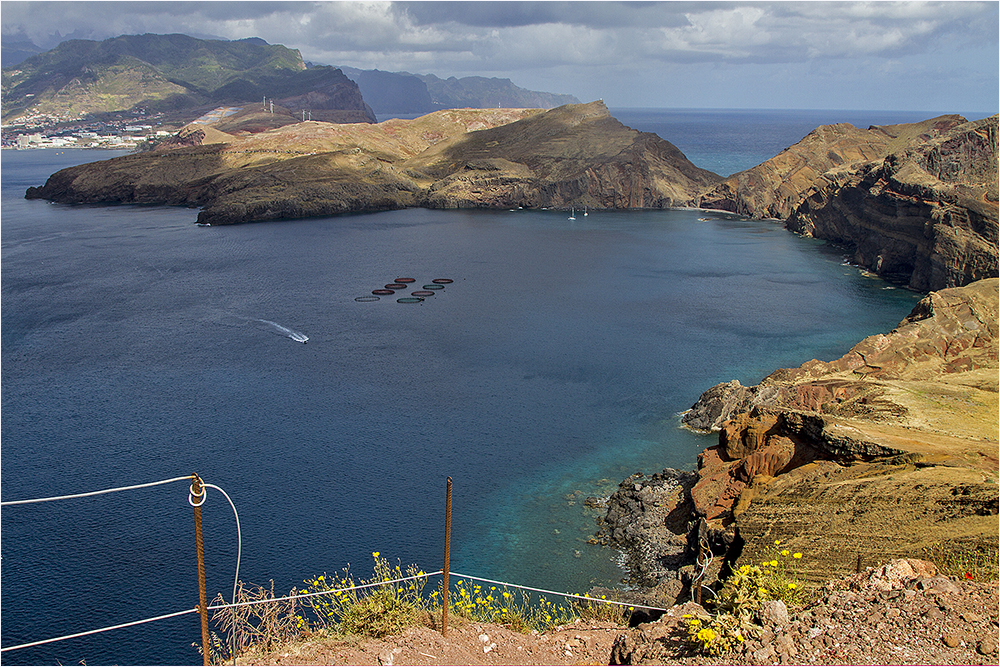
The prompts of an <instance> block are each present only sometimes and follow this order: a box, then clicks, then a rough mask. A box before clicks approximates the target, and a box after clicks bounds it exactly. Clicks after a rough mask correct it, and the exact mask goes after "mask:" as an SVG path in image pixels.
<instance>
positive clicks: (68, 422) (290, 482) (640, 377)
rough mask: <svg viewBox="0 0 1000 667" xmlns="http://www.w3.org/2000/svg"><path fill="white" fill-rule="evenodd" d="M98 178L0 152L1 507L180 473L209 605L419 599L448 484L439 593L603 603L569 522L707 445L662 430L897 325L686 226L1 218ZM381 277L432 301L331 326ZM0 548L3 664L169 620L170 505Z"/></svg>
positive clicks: (155, 650)
mask: <svg viewBox="0 0 1000 667" xmlns="http://www.w3.org/2000/svg"><path fill="white" fill-rule="evenodd" d="M671 140H672V141H673V140H674V139H672V138H671ZM675 143H676V142H675ZM678 145H679V144H678ZM734 150H736V149H734ZM105 156H106V154H102V153H83V152H71V151H59V152H55V151H26V152H10V151H4V152H3V154H2V159H3V163H2V169H3V171H2V174H3V178H2V227H0V243H2V274H0V286H2V309H3V310H2V314H3V319H2V328H0V334H2V362H3V363H2V369H0V373H2V388H3V391H2V417H3V419H2V422H0V432H2V436H0V437H2V447H0V457H2V470H3V476H2V485H0V489H2V496H3V500H4V501H8V500H18V499H22V498H34V497H40V496H49V495H56V494H70V493H79V492H86V491H92V490H96V489H101V488H108V487H114V486H120V485H130V484H139V483H144V482H150V481H156V480H161V479H168V478H173V477H176V476H180V475H187V474H190V473H192V472H197V473H199V474H200V475H201V476H202V477H203V478H204V479H205V481H206V482H209V483H212V484H216V485H218V486H219V487H221V488H223V489H225V491H226V492H227V493H228V494H229V495H230V496H231V497H232V499H233V501H234V503H235V504H236V507H237V509H238V510H239V513H240V522H241V528H242V535H243V543H242V556H243V557H242V564H241V569H240V578H241V579H243V580H244V581H252V582H255V583H260V584H265V585H266V584H267V583H268V582H269V581H271V580H273V581H274V586H275V590H276V591H277V592H279V593H281V592H285V591H287V590H288V589H289V588H290V587H292V586H296V585H301V583H302V580H303V579H305V578H306V577H310V576H314V575H317V574H319V573H322V572H324V571H326V572H335V571H338V570H340V569H341V568H342V567H345V566H346V565H347V564H350V565H351V569H352V571H353V572H354V573H355V574H356V575H361V576H364V575H365V574H366V573H369V572H370V566H371V562H372V556H371V554H372V552H373V551H379V552H381V554H382V555H383V556H386V557H389V558H391V559H393V560H395V559H397V558H398V559H401V561H402V563H403V564H404V565H406V564H408V563H415V564H417V565H418V566H419V567H422V568H423V569H425V570H428V571H430V570H434V569H438V568H439V567H440V564H441V561H442V557H443V520H444V491H445V479H446V477H448V476H451V477H452V478H453V480H454V485H455V487H454V489H455V490H454V508H455V509H454V528H453V553H452V569H453V570H454V571H456V572H462V573H465V574H471V575H475V576H482V577H487V578H492V579H501V580H506V581H511V582H514V583H519V584H525V585H530V586H538V587H543V588H553V589H555V590H572V591H582V590H585V589H586V588H588V587H589V586H591V585H594V584H603V585H608V584H614V583H615V582H617V581H618V579H619V578H620V577H621V576H622V572H621V570H620V569H619V568H618V566H617V564H616V556H617V554H615V553H614V552H613V551H611V550H608V549H602V548H600V547H595V546H592V545H587V544H586V543H585V540H586V538H587V537H588V536H589V535H590V534H592V533H593V531H594V530H595V529H596V526H595V525H594V516H595V515H594V513H593V512H591V511H589V510H586V509H585V508H584V507H583V506H582V500H583V498H585V497H586V496H588V495H598V496H599V495H606V494H607V493H609V492H610V491H611V490H613V488H614V487H615V486H617V483H618V482H619V481H620V480H621V479H623V478H624V477H626V476H627V475H629V474H631V473H633V472H636V471H637V470H642V471H645V472H647V473H652V472H656V471H658V470H660V469H662V468H663V467H665V466H674V467H682V468H691V467H693V465H694V461H695V457H696V455H697V453H698V452H699V451H700V450H701V449H703V448H704V447H706V446H708V445H710V444H712V443H713V442H714V436H700V435H697V434H693V433H691V432H689V431H686V430H683V429H681V428H680V427H679V422H678V418H677V414H678V413H679V412H681V411H683V410H685V409H687V408H688V407H690V405H691V404H692V403H693V402H694V401H695V400H696V399H697V398H698V395H699V394H700V393H701V392H702V391H703V390H704V389H707V388H708V387H710V386H712V385H713V384H715V383H717V382H721V381H728V380H730V379H739V380H740V381H741V382H743V383H745V384H750V383H754V382H757V381H759V380H760V378H761V377H763V376H764V375H766V374H767V373H769V372H771V371H772V370H774V369H775V368H779V367H788V366H797V365H798V364H800V363H802V362H803V361H806V360H808V359H810V358H813V357H815V358H820V359H824V360H829V359H833V358H836V357H839V356H840V355H842V354H843V353H844V352H846V351H847V350H848V349H849V348H850V347H851V346H852V345H853V344H854V343H856V342H857V341H859V340H861V339H862V338H863V337H865V336H867V335H870V334H873V333H876V332H881V331H887V330H889V329H891V328H892V327H893V326H895V324H897V323H898V322H899V320H900V319H902V318H903V317H904V316H905V315H906V314H907V313H908V312H909V310H910V309H911V308H912V306H913V305H914V303H915V301H916V298H917V295H914V294H912V293H909V292H906V291H904V290H899V289H892V288H891V286H889V285H887V284H885V283H883V282H882V281H880V280H877V279H873V278H871V277H870V276H867V275H866V274H864V273H862V272H860V271H858V270H857V269H856V268H854V267H850V266H846V265H845V264H844V263H843V261H842V258H841V254H840V252H839V251H837V250H836V249H835V248H830V247H827V246H825V245H824V244H822V243H821V242H817V241H814V240H809V239H801V238H798V237H795V236H793V235H791V234H788V233H787V232H785V231H784V230H782V229H781V227H780V226H778V225H775V224H774V223H769V222H754V221H747V220H741V219H739V218H737V217H734V216H727V215H721V214H715V213H712V214H706V213H705V212H699V211H662V212H591V213H590V215H589V216H587V217H583V216H580V215H578V216H577V219H576V220H575V221H571V220H568V219H567V215H566V213H565V212H557V211H448V212H445V211H427V210H410V211H394V212H387V213H377V214H370V215H351V216H340V217H331V218H322V219H313V220H301V221H288V222H281V223H267V224H255V225H243V226H236V227H219V228H216V227H211V228H206V227H198V226H196V225H194V224H193V223H194V219H195V211H193V210H190V209H179V208H151V207H130V206H115V207H105V206H87V207H70V206H63V205H55V204H50V203H47V202H41V201H27V200H24V199H23V193H24V189H25V188H27V187H28V186H30V185H39V184H41V183H42V182H44V180H45V178H46V177H47V176H48V174H50V173H52V172H54V171H56V170H57V169H58V168H60V167H61V166H66V165H69V164H72V163H77V162H82V161H89V160H90V159H96V158H98V157H105ZM703 217H707V218H709V219H708V220H707V221H699V218H703ZM398 277H413V278H415V279H416V280H417V283H416V285H423V284H431V283H430V281H431V280H432V279H434V278H448V279H452V280H454V282H453V283H451V284H447V285H446V286H445V288H444V289H443V290H438V291H437V292H436V294H435V296H433V297H428V298H427V299H426V300H425V301H424V302H422V303H418V304H400V303H397V302H396V299H395V298H385V297H383V298H382V299H381V300H379V301H377V302H359V301H356V300H355V298H356V297H359V296H365V295H369V294H370V293H371V291H372V290H374V289H377V288H381V287H383V285H384V284H386V283H389V282H390V281H392V280H394V279H395V278H398ZM292 334H301V335H302V336H307V337H308V342H307V343H306V344H302V343H300V342H297V340H295V339H294V337H292ZM300 337H301V336H300ZM203 514H204V521H205V538H206V561H207V577H208V586H209V591H210V595H212V594H215V593H217V592H223V593H224V595H225V596H226V597H227V598H228V597H229V595H230V593H229V591H230V590H231V587H232V578H233V574H234V567H235V563H236V550H237V544H236V530H235V521H234V519H233V516H232V511H231V510H230V508H229V506H228V504H227V503H226V502H225V501H224V499H223V498H222V497H221V496H220V494H218V493H217V492H215V491H213V490H210V491H209V496H208V500H207V502H206V504H205V506H204V507H203ZM0 522H2V533H0V536H2V537H0V549H2V561H0V564H2V567H3V584H4V585H3V587H2V592H0V595H2V620H3V623H2V633H3V638H2V645H3V646H4V647H8V646H12V645H16V644H20V643H22V642H29V641H33V640H38V639H44V638H48V637H52V636H58V635H63V634H69V633H73V632H79V631H85V630H89V629H93V628H97V627H103V626H107V625H113V624H117V623H121V622H125V621H131V620H137V619H142V618H148V617H152V616H156V615H160V614H167V613H171V612H175V611H179V610H184V609H188V608H191V607H193V606H194V605H195V603H196V601H197V588H196V578H195V563H194V534H193V533H194V529H193V520H192V512H191V509H190V506H189V505H188V499H187V488H186V484H184V483H174V484H171V485H165V486H161V487H154V488H151V489H143V490H140V491H134V492H127V493H118V494H113V495H108V496H99V497H95V498H87V499H80V500H73V501H61V502H54V503H45V504H39V505H30V506H13V507H11V506H8V507H4V508H3V510H2V513H0ZM198 639H199V631H198V621H197V616H196V615H193V614H190V615H187V616H182V617H179V618H175V619H170V620H166V621H160V622H156V623H151V624H148V625H144V626H140V627H138V628H129V629H125V630H116V631H113V632H111V633H106V634H101V635H96V636H92V637H86V638H80V639H74V640H69V641H64V642H59V643H56V644H50V645H46V646H42V647H38V648H31V649H24V650H19V651H12V652H7V653H5V654H4V662H6V663H9V664H55V663H57V662H58V663H62V664H67V663H79V662H80V661H86V662H87V663H89V664H94V663H112V662H116V663H128V664H135V663H140V664H187V663H191V662H194V661H196V660H198V659H199V657H198V655H197V653H196V652H195V650H194V649H193V648H192V647H191V643H192V642H195V641H198Z"/></svg>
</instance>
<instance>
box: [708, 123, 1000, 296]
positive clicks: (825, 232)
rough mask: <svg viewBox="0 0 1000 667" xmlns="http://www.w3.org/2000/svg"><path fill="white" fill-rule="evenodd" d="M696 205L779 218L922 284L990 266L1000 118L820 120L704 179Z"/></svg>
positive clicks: (873, 266) (938, 285)
mask: <svg viewBox="0 0 1000 667" xmlns="http://www.w3.org/2000/svg"><path fill="white" fill-rule="evenodd" d="M700 202H701V206H703V207H705V208H710V209H721V210H727V211H733V212H736V213H740V214H743V215H747V216H750V217H753V218H774V219H779V220H786V227H787V228H788V229H790V230H792V231H794V232H796V233H799V234H803V235H807V236H814V237H816V238H821V239H825V240H829V241H832V242H834V243H837V244H840V245H843V246H844V247H845V248H847V249H848V251H849V252H850V253H851V258H852V261H853V262H855V263H856V264H858V265H860V266H863V267H865V268H867V269H869V270H871V271H873V272H875V273H877V274H879V275H880V276H882V277H884V278H886V279H888V280H891V281H893V282H896V283H899V284H903V285H907V286H909V287H911V288H913V289H916V290H920V291H926V290H932V289H942V288H945V287H955V286H959V285H966V284H968V283H970V282H973V281H976V280H980V279H982V278H987V277H995V276H997V275H998V260H997V236H998V234H997V229H998V213H997V117H996V116H994V117H992V118H987V119H983V120H980V121H976V122H973V123H969V122H966V121H965V119H964V118H962V117H961V116H954V115H952V116H941V117H939V118H934V119H931V120H927V121H923V122H921V123H909V124H902V125H891V126H873V127H870V128H868V129H865V130H862V129H859V128H855V127H853V126H852V125H848V124H838V125H827V126H822V127H819V128H817V129H816V130H814V131H813V132H811V133H810V134H809V135H808V136H806V137H805V138H804V139H803V140H802V141H800V142H798V143H797V144H795V145H794V146H791V147H789V148H787V149H786V150H784V151H782V153H781V154H779V155H777V156H775V157H774V158H772V159H770V160H768V161H766V162H764V163H762V164H760V165H758V166H756V167H754V168H752V169H749V170H747V171H744V172H740V173H738V174H734V175H733V176H730V177H729V178H727V179H725V180H724V181H723V182H722V183H720V184H718V185H716V186H714V187H713V188H711V189H710V190H708V191H707V192H706V193H705V194H704V195H702V197H701V200H700Z"/></svg>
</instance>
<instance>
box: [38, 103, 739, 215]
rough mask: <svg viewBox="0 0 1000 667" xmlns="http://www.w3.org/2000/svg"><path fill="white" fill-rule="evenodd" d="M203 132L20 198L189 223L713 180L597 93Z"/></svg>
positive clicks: (646, 190) (608, 196)
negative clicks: (148, 210)
mask: <svg viewBox="0 0 1000 667" xmlns="http://www.w3.org/2000/svg"><path fill="white" fill-rule="evenodd" d="M223 122H230V123H231V122H232V121H223ZM226 127H227V130H228V131H234V132H235V130H232V129H230V128H229V127H228V126H226ZM201 131H204V130H200V129H199V130H196V131H193V132H192V131H190V130H189V131H188V134H186V135H185V139H183V140H181V139H179V140H178V142H177V143H178V144H179V145H183V144H184V143H187V144H189V145H188V146H187V147H182V148H179V149H177V150H169V151H161V152H157V153H152V154H141V155H132V156H125V157H123V158H116V159H114V160H107V161H104V162H98V163H93V164H88V165H81V166H78V167H71V168H69V169H65V170H63V171H61V172H59V173H57V174H54V175H53V176H52V177H50V178H49V180H48V182H47V183H46V184H45V185H44V186H43V187H41V188H30V189H29V190H28V192H27V194H26V196H27V197H28V198H44V199H51V200H53V201H58V202H64V203H108V202H116V203H142V204H184V205H190V206H199V207H202V211H201V212H200V213H199V215H198V222H200V223H207V224H233V223H239V222H252V221H260V220H280V219H288V218H301V217H311V216H321V215H331V214H336V213H345V212H352V211H371V210H385V209H393V208H405V207H412V206H423V207H428V208H475V207H482V208H501V207H503V208H511V207H517V206H523V207H525V208H540V207H570V206H576V207H579V208H583V207H584V206H589V207H591V208H619V209H621V208H666V207H671V206H685V205H692V204H694V203H695V202H696V198H697V194H698V193H699V192H700V191H702V190H704V189H705V188H706V187H708V186H709V185H711V184H712V183H715V182H717V181H718V180H719V177H718V176H717V175H716V174H713V173H711V172H708V171H705V170H703V169H699V168H698V167H695V166H694V165H693V164H691V163H690V162H689V161H688V160H687V159H686V158H685V157H684V155H683V154H682V153H681V152H680V151H679V150H677V148H676V147H674V146H673V145H672V144H670V143H669V142H666V141H664V140H662V139H660V138H659V137H657V136H656V135H652V134H645V133H640V132H637V131H635V130H632V129H629V128H627V127H625V126H624V125H622V124H621V123H619V122H618V121H617V120H615V119H614V118H612V117H611V115H610V114H609V112H608V110H607V108H606V107H605V106H604V104H603V103H601V102H592V103H590V104H576V105H567V106H565V107H559V108H557V109H552V110H550V111H542V110H538V109H456V110H449V111H441V112H436V113H433V114H429V115H428V116H424V117H422V118H419V119H416V120H413V121H403V120H393V121H386V122H385V123H379V124H377V125H362V124H359V125H334V124H331V123H318V122H315V121H311V122H305V123H295V124H290V125H285V126H283V127H277V128H274V129H271V130H268V131H265V132H259V133H256V134H251V135H249V136H234V135H232V134H223V133H222V132H216V133H215V134H214V135H213V136H212V137H208V135H206V137H205V139H204V140H203V142H204V143H205V145H193V146H192V145H190V144H194V143H197V142H196V141H195V139H196V138H197V137H196V136H195V135H196V134H197V132H201ZM227 137H228V138H227ZM208 140H212V141H217V142H218V143H213V144H211V145H208V144H207V141H208Z"/></svg>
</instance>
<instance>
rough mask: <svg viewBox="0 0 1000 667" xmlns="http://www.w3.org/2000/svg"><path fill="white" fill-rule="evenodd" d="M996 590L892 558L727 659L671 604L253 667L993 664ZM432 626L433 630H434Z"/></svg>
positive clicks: (336, 648)
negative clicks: (626, 620) (621, 617)
mask: <svg viewBox="0 0 1000 667" xmlns="http://www.w3.org/2000/svg"><path fill="white" fill-rule="evenodd" d="M997 591H998V584H997V583H996V582H992V583H983V582H974V581H956V580H953V579H948V578H946V577H941V576H938V575H937V571H936V569H935V568H934V566H933V565H932V564H930V563H927V562H926V561H915V560H899V561H891V562H890V563H888V564H887V565H884V566H882V567H880V568H869V569H868V570H867V571H866V572H864V573H861V574H858V575H853V576H851V577H847V578H844V579H839V580H836V581H833V582H830V583H829V584H827V585H826V586H824V587H823V588H822V589H820V590H819V591H818V594H817V597H816V598H815V599H814V600H813V601H812V602H811V603H809V604H808V605H806V606H805V607H803V608H802V609H798V610H795V611H794V612H793V613H790V614H789V613H787V610H785V609H784V606H783V605H782V604H781V603H778V604H776V605H774V606H773V607H772V608H771V609H770V610H769V614H768V615H767V618H766V619H762V627H763V632H762V634H761V636H760V637H758V638H755V639H751V640H749V641H747V642H746V643H744V644H742V645H741V647H740V648H739V649H738V650H737V651H735V652H733V653H730V654H728V655H725V656H722V657H718V658H709V657H706V656H700V655H695V654H692V653H691V652H690V649H689V648H688V647H687V645H686V644H685V643H684V642H683V641H682V638H683V636H684V635H685V632H684V621H683V620H682V618H681V616H682V615H683V614H685V613H690V612H691V611H692V607H693V603H687V604H685V605H679V606H677V607H673V608H672V609H671V610H670V611H668V612H667V613H666V614H664V616H663V617H662V618H661V619H659V620H658V621H655V622H651V623H644V624H641V625H639V626H637V627H635V628H624V627H619V626H611V625H608V624H601V623H594V622H583V621H578V622H576V623H574V624H572V625H568V626H563V627H560V628H558V629H556V630H554V631H551V632H547V633H545V634H541V635H538V634H530V635H525V634H519V633H517V632H514V631H512V630H509V629H507V628H504V627H501V626H495V625H489V624H485V623H475V622H470V621H465V620H463V619H458V618H452V619H450V620H449V629H448V634H447V636H446V637H442V636H441V634H440V632H439V631H438V630H437V629H434V628H432V627H426V626H420V627H414V628H410V629H408V630H406V631H405V632H403V633H402V634H401V635H399V636H394V637H387V638H385V639H383V640H375V639H363V638H348V639H344V638H340V639H328V638H322V637H318V636H313V637H310V638H305V639H304V640H302V641H300V642H296V643H294V644H291V645H288V646H286V647H284V648H282V649H281V650H279V651H276V652H273V653H270V654H268V655H264V656H258V657H255V658H253V659H247V660H240V661H239V662H238V664H246V665H249V664H254V665H286V664H301V665H307V664H308V665H323V664H325V665H581V664H592V665H596V664H600V665H607V664H609V663H610V664H664V665H710V664H733V665H773V664H799V665H814V664H822V665H907V664H918V665H997V664H998V650H997V644H998V628H1000V625H998V623H1000V619H998V605H1000V601H998V595H997ZM432 624H433V623H432Z"/></svg>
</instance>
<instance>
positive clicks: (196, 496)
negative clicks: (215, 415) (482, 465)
mask: <svg viewBox="0 0 1000 667" xmlns="http://www.w3.org/2000/svg"><path fill="white" fill-rule="evenodd" d="M180 481H189V482H191V483H192V484H191V487H190V488H189V491H188V493H189V495H188V502H189V504H190V505H191V506H193V507H195V508H196V509H197V508H200V507H201V505H203V504H204V503H205V500H206V499H207V491H206V490H207V489H209V488H211V489H215V490H216V491H218V492H219V493H221V494H222V495H223V496H224V497H225V498H226V500H227V501H228V502H229V505H230V507H231V508H232V510H233V515H234V516H235V518H236V533H237V555H236V574H235V576H234V581H233V598H232V599H233V600H234V602H231V603H224V604H214V605H208V606H205V608H204V611H203V610H202V608H201V606H200V605H199V606H197V607H194V608H190V609H184V610H181V611H176V612H173V613H169V614H162V615H160V616H153V617H150V618H144V619H140V620H136V621H128V622H125V623H119V624H117V625H111V626H106V627H102V628H95V629H93V630H86V631H84V632H76V633H73V634H68V635H62V636H58V637H51V638H49V639H41V640H37V641H32V642H27V643H24V644H18V645H15V646H4V647H2V648H0V653H6V652H8V651H16V650H19V649H25V648H30V647H34V646H41V645H44V644H51V643H55V642H60V641H64V640H68V639H75V638H78V637H85V636H89V635H95V634H99V633H102V632H110V631H112V630H120V629H124V628H129V627H134V626H138V625H143V624H146V623H153V622H156V621H163V620H167V619H170V618H176V617H178V616H184V615H187V614H198V613H203V614H205V615H206V616H207V612H209V611H218V610H222V609H233V608H237V607H247V606H251V605H259V604H274V603H276V602H290V601H293V600H302V599H307V598H311V597H316V596H324V595H331V594H333V595H338V594H344V593H348V592H351V591H360V590H365V589H369V588H378V587H382V586H389V585H394V584H399V583H404V582H407V581H414V580H418V579H428V578H430V577H435V576H438V575H447V574H451V575H454V576H456V577H460V578H463V579H469V580H473V581H481V582H484V583H489V584H493V585H497V586H505V587H508V588H512V589H516V590H522V591H526V592H532V593H542V594H547V595H558V596H562V597H564V598H569V599H577V600H583V601H588V602H598V603H601V604H608V605H619V606H623V607H629V608H631V609H646V610H650V611H666V609H663V608H661V607H651V606H645V605H638V604H632V603H626V602H619V601H617V600H607V599H604V598H600V599H598V598H592V597H589V596H586V595H579V594H574V593H566V592H562V591H553V590H548V589H544V588H537V587H533V586H524V585H521V584H515V583H511V582H506V581H498V580H495V579H486V578H483V577H476V576H473V575H468V574H460V573H458V572H450V571H449V572H446V571H445V570H443V569H442V570H437V571H435V572H429V573H420V574H417V575H412V576H407V577H400V578H397V579H392V580H386V581H373V582H369V583H364V584H359V585H355V586H348V587H343V588H335V589H326V590H321V591H313V592H303V593H297V594H293V595H286V596H283V597H268V598H264V599H260V600H250V601H245V602H235V600H236V594H237V588H238V586H239V570H240V558H241V556H242V549H243V546H242V533H241V530H240V519H239V513H238V512H237V511H236V505H235V503H233V501H232V499H231V498H230V497H229V494H227V493H226V492H225V491H224V490H223V489H222V488H221V487H219V486H217V485H215V484H208V483H203V482H201V481H200V479H199V478H198V476H197V475H196V474H192V475H185V476H183V477H173V478H170V479H164V480H160V481H157V482H148V483H144V484H134V485H131V486H121V487H115V488H110V489H102V490H99V491H90V492H86V493H75V494H69V495H62V496H51V497H47V498H32V499H27V500H14V501H7V502H0V506H2V507H7V506H14V505H27V504H32V503H44V502H52V501H58V500H70V499H76V498H85V497H89V496H97V495H102V494H107V493H116V492H120V491H132V490H136V489H143V488H149V487H154V486H160V485H164V484H170V483H173V482H180ZM196 483H199V484H200V489H201V490H200V493H196V491H195V485H196ZM203 650H205V651H207V647H203ZM206 655H207V653H206Z"/></svg>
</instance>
